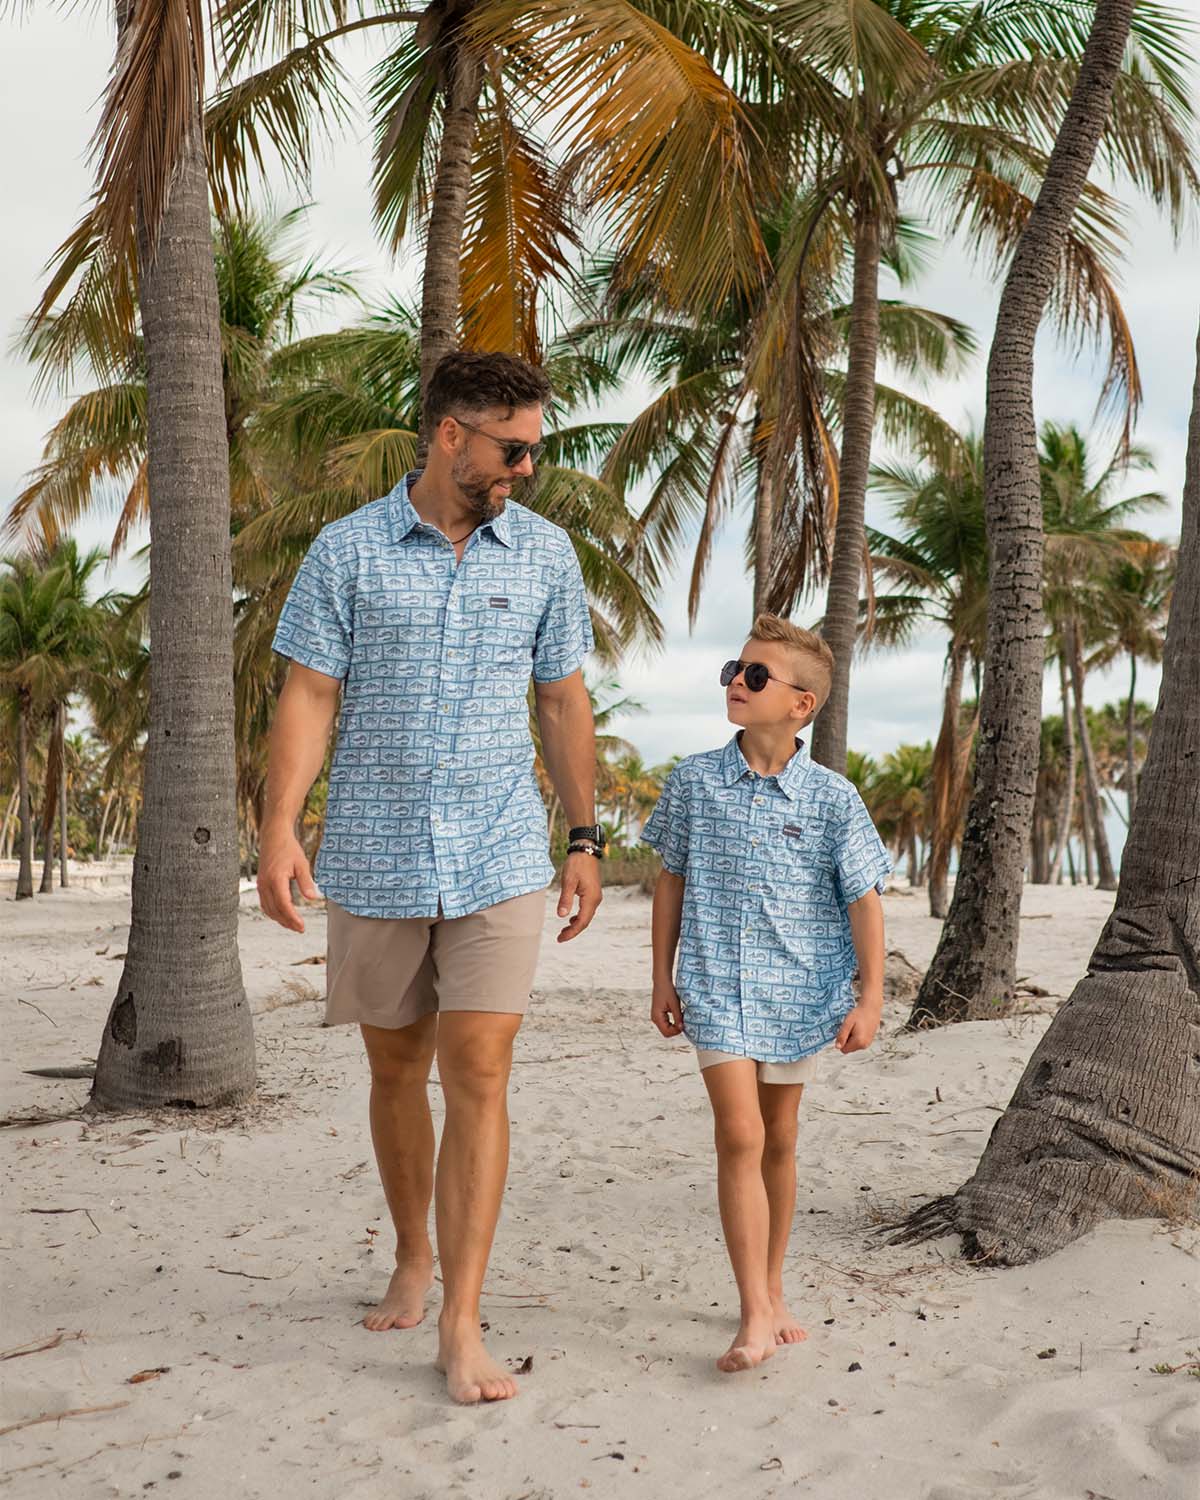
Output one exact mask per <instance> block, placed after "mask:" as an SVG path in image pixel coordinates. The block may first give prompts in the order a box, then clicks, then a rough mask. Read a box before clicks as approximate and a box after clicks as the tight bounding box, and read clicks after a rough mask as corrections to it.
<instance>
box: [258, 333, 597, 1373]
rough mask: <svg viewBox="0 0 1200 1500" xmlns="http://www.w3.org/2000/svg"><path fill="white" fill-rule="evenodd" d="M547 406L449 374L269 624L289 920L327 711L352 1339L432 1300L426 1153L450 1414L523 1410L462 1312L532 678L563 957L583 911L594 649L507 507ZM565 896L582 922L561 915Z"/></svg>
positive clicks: (538, 538) (468, 1289)
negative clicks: (355, 1081) (368, 1213)
mask: <svg viewBox="0 0 1200 1500" xmlns="http://www.w3.org/2000/svg"><path fill="white" fill-rule="evenodd" d="M549 399H550V387H549V384H548V382H547V380H546V378H545V376H544V375H543V374H542V372H541V371H539V370H537V369H535V368H534V367H533V366H531V365H528V364H526V363H525V362H524V361H522V360H519V359H515V358H512V357H511V356H509V355H504V354H458V353H455V354H449V355H447V356H446V357H445V358H444V359H443V360H442V361H441V362H440V364H439V365H438V366H437V368H436V369H435V371H434V374H433V377H432V379H431V381H430V385H429V389H428V392H427V393H426V397H425V430H426V433H427V436H428V439H429V452H428V458H427V462H426V467H425V468H424V470H421V471H418V472H416V473H413V474H410V475H408V476H407V478H405V479H404V480H403V481H402V482H401V483H400V484H398V485H397V486H396V488H395V489H394V490H393V491H392V492H391V494H390V495H387V496H385V497H384V498H383V499H382V500H376V501H374V502H372V503H371V504H369V505H365V506H363V507H362V508H361V509H360V510H358V511H356V512H355V513H354V514H353V515H351V516H347V517H346V518H345V519H344V520H341V521H337V522H334V523H333V524H332V525H330V526H327V527H326V528H325V529H324V530H323V531H322V532H321V534H320V535H319V536H318V537H317V540H316V541H315V542H314V543H313V546H312V548H311V549H310V551H309V553H308V556H307V557H306V558H305V560H304V563H303V565H302V566H301V568H300V571H299V573H298V574H297V575H296V581H295V583H294V584H293V586H292V590H291V593H290V595H289V597H288V600H287V603H286V604H285V606H284V609H283V612H282V614H281V616H280V621H279V628H278V631H277V633H276V636H275V650H276V651H278V652H279V653H280V654H281V655H283V656H286V657H288V658H290V661H291V666H290V668H289V671H288V677H287V682H286V685H285V686H284V689H283V692H282V693H281V695H280V699H279V705H278V710H277V713H276V716H275V723H274V726H273V729H272V734H271V747H270V766H269V772H268V777H267V805H266V814H265V819H264V825H263V837H262V856H261V859H260V864H259V877H258V888H259V893H260V896H261V900H262V907H263V910H264V912H266V914H267V915H268V916H269V917H272V918H274V920H275V921H277V922H279V923H281V924H282V925H283V926H285V927H289V928H292V929H293V930H294V931H297V932H303V930H304V923H303V921H302V920H301V918H300V917H299V915H298V914H297V912H296V909H295V907H294V906H293V904H292V899H291V894H290V884H289V883H290V881H292V880H295V881H296V883H297V885H298V887H299V889H300V891H301V893H302V894H303V895H304V896H305V897H307V898H309V899H312V898H314V897H316V896H317V895H318V892H317V889H316V887H315V886H314V884H313V878H312V875H311V874H310V872H309V868H308V865H307V862H306V860H305V857H304V854H303V851H302V849H301V847H300V844H299V842H298V841H297V838H296V833H295V827H296V819H297V818H298V816H299V814H300V811H301V809H302V807H303V805H304V799H305V796H306V795H307V792H308V789H309V787H310V786H311V785H312V783H313V781H314V779H315V778H316V776H317V774H318V773H319V771H320V769H321V765H322V763H323V760H324V756H325V749H326V743H327V740H328V735H329V730H330V727H331V725H332V723H333V718H334V714H335V712H336V711H337V707H338V701H339V696H340V698H341V718H340V724H339V732H338V742H337V753H336V756H335V759H334V764H333V769H332V772H331V774H330V780H329V799H328V807H327V811H326V816H325V836H324V840H323V843H322V846H321V852H320V856H319V858H318V861H317V876H318V878H319V879H320V881H321V885H322V887H323V889H324V893H325V896H326V898H327V903H328V912H329V954H328V964H327V970H326V972H327V986H328V989H327V1009H326V1018H327V1020H328V1021H329V1022H333V1023H337V1022H357V1023H358V1024H359V1026H360V1027H361V1028H362V1036H363V1041H364V1044H365V1047H366V1053H367V1059H368V1062H369V1065H370V1070H371V1104H370V1117H371V1134H372V1139H373V1141H374V1145H375V1155H376V1160H377V1162H378V1164H379V1172H380V1177H381V1178H382V1182H383V1189H384V1193H385V1195H386V1198H387V1203H388V1208H389V1210H390V1212H391V1216H392V1220H393V1223H394V1224H395V1229H396V1270H395V1273H394V1274H393V1276H392V1279H391V1284H390V1285H389V1287H388V1290H387V1292H386V1294H385V1296H384V1298H383V1301H382V1302H381V1303H380V1304H379V1306H378V1307H377V1308H376V1309H375V1310H374V1311H373V1313H372V1314H370V1315H369V1316H368V1317H367V1319H366V1320H365V1321H366V1325H367V1327H368V1328H372V1329H388V1328H410V1327H412V1326H414V1325H415V1324H417V1323H419V1322H420V1321H421V1319H422V1317H423V1316H424V1303H425V1298H426V1295H427V1293H428V1291H429V1289H430V1286H431V1285H432V1281H433V1250H432V1247H431V1245H430V1241H429V1234H428V1211H429V1203H430V1198H431V1196H434V1189H435V1181H434V1134H433V1123H432V1119H431V1116H430V1111H429V1101H428V1097H427V1092H426V1084H427V1080H428V1077H429V1071H430V1066H431V1064H432V1062H433V1059H434V1056H435V1055H436V1057H437V1061H438V1076H439V1080H440V1083H441V1087H442V1094H443V1098H444V1100H445V1110H446V1116H445V1126H444V1129H443V1133H442V1144H441V1150H440V1152H439V1154H438V1157H437V1170H436V1205H435V1216H436V1224H437V1242H438V1252H439V1259H440V1264H441V1275H442V1283H443V1301H442V1311H441V1315H440V1317H439V1319H438V1367H439V1369H441V1370H443V1371H444V1372H445V1375H446V1380H447V1384H448V1387H449V1391H450V1394H451V1396H452V1397H453V1398H454V1399H455V1400H457V1401H461V1402H476V1401H481V1400H482V1401H499V1400H505V1399H507V1398H508V1397H511V1396H514V1395H516V1384H515V1382H514V1381H513V1378H512V1376H511V1374H509V1373H508V1372H507V1371H505V1370H504V1369H502V1368H501V1367H500V1366H499V1365H498V1364H496V1363H495V1361H493V1360H492V1359H491V1358H490V1356H489V1355H488V1354H487V1352H486V1350H485V1349H484V1346H483V1341H482V1337H481V1333H480V1324H479V1297H480V1292H481V1290H482V1287H483V1278H484V1273H485V1271H486V1269H487V1261H488V1254H489V1251H490V1249H491V1244H492V1236H493V1234H494V1232H495V1227H496V1220H497V1218H498V1216H499V1211H500V1201H501V1197H502V1195H503V1191H504V1180H505V1174H506V1171H507V1165H508V1113H507V1085H508V1075H509V1069H510V1066H511V1061H512V1045H513V1039H514V1037H515V1036H516V1033H517V1028H518V1027H519V1025H520V1022H521V1014H522V1012H523V1011H524V1009H525V1006H526V1003H527V1001H528V998H529V990H530V986H531V984H532V980H533V973H534V968H535V965H536V961H537V952H538V944H539V939H540V936H541V931H542V923H543V917H544V912H545V897H544V894H543V893H544V891H545V887H546V885H547V883H548V882H549V880H550V878H551V876H552V874H553V869H552V866H551V864H550V862H549V859H548V855H547V834H546V816H545V809H544V807H543V805H542V800H541V797H540V795H539V792H538V787H537V782H536V779H535V777H534V774H533V747H532V744H531V742H530V738H529V718H528V708H527V691H528V686H529V679H530V675H531V673H532V676H533V680H534V693H535V697H536V703H537V713H538V720H539V724H540V727H541V736H542V754H543V758H544V761H545V765H546V769H547V771H548V772H549V774H550V778H551V780H552V781H553V783H554V787H555V790H556V791H557V793H558V796H559V798H560V800H561V802H562V804H563V809H564V811H565V813H566V815H567V820H568V825H569V826H570V825H576V826H574V827H572V830H571V843H570V849H571V851H572V852H571V853H569V854H568V856H567V862H566V868H565V872H564V876H563V881H562V890H561V893H560V896H559V901H558V915H559V917H560V918H568V917H569V918H570V920H569V921H568V923H567V925H566V926H565V927H564V928H563V929H562V930H561V931H560V933H559V935H558V937H559V941H560V942H562V941H564V940H566V939H569V938H574V937H577V936H578V935H579V934H580V933H581V932H582V931H583V930H584V928H585V927H586V926H587V925H588V923H589V922H590V921H591V919H592V917H593V915H594V914H595V911H596V908H597V907H598V906H599V904H600V877H599V864H598V858H599V856H600V855H601V853H602V847H603V846H602V835H601V833H600V829H599V828H598V826H596V825H595V813H594V806H595V804H594V773H595V731H594V726H593V721H592V712H591V704H590V702H589V699H588V694H587V690H586V688H585V687H584V683H583V677H582V673H581V670H580V669H581V666H582V663H583V660H584V657H585V656H586V654H587V652H588V651H589V650H590V649H591V645H592V634H591V628H590V623H589V617H588V609H587V601H586V598H585V595H584V589H583V580H582V577H581V575H580V570H579V564H578V561H577V560H576V557H575V553H574V549H573V548H572V546H571V543H570V540H569V539H568V537H567V535H566V533H565V532H563V531H562V530H561V529H560V528H559V527H557V526H554V525H552V524H551V523H550V522H549V521H546V520H544V519H543V518H542V517H540V516H538V515H536V514H535V513H534V512H533V511H530V510H528V509H526V508H525V507H524V506H521V505H518V504H510V503H509V497H510V495H511V494H512V491H513V486H514V484H515V483H516V481H517V480H518V479H521V478H526V477H528V476H530V475H532V473H533V465H534V463H535V462H536V460H537V458H538V457H539V455H540V453H541V449H542V444H541V428H542V418H543V413H544V408H545V406H546V404H547V403H548V401H549ZM576 900H577V901H578V910H577V911H576V912H575V914H574V915H573V916H572V915H571V910H572V906H573V904H574V903H575V901H576Z"/></svg>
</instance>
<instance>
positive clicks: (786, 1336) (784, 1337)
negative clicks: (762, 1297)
mask: <svg viewBox="0 0 1200 1500" xmlns="http://www.w3.org/2000/svg"><path fill="white" fill-rule="evenodd" d="M771 1311H772V1313H773V1315H774V1318H775V1342H776V1343H777V1344H800V1343H803V1342H804V1340H805V1339H806V1338H807V1337H808V1333H807V1331H806V1330H805V1329H803V1328H801V1326H800V1324H799V1323H797V1321H796V1319H795V1318H793V1317H792V1315H791V1313H790V1312H789V1311H788V1305H787V1303H786V1302H785V1301H784V1300H783V1298H782V1297H772V1298H771Z"/></svg>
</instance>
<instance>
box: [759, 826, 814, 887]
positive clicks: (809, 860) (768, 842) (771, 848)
mask: <svg viewBox="0 0 1200 1500" xmlns="http://www.w3.org/2000/svg"><path fill="white" fill-rule="evenodd" d="M762 847H763V850H764V853H765V854H766V857H767V859H768V860H769V862H770V864H771V865H772V867H773V869H774V870H776V871H777V872H778V873H779V874H780V875H782V876H785V877H786V878H788V879H789V880H794V881H799V882H801V883H805V884H807V883H810V882H816V881H819V880H822V879H823V878H825V877H826V876H827V875H828V872H829V868H830V850H829V841H828V839H827V838H826V837H825V829H824V827H823V826H822V825H821V824H820V823H814V822H812V821H810V820H808V819H806V818H804V817H803V816H796V815H794V814H788V813H776V814H774V815H772V817H771V818H770V819H768V820H767V826H766V827H765V828H764V830H763V839H762Z"/></svg>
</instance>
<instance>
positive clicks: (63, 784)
mask: <svg viewBox="0 0 1200 1500" xmlns="http://www.w3.org/2000/svg"><path fill="white" fill-rule="evenodd" d="M58 884H59V887H60V888H61V889H62V890H64V891H65V890H66V889H67V705H66V704H65V703H60V704H59V706H58Z"/></svg>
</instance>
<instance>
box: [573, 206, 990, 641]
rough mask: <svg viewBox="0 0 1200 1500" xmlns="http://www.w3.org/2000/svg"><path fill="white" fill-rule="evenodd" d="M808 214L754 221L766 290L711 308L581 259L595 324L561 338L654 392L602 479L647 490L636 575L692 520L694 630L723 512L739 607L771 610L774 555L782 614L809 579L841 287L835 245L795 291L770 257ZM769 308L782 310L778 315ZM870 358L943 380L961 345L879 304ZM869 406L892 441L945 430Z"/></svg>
mask: <svg viewBox="0 0 1200 1500" xmlns="http://www.w3.org/2000/svg"><path fill="white" fill-rule="evenodd" d="M806 212H807V206H806V203H805V200H803V199H802V198H800V197H794V198H792V199H790V200H788V201H786V202H784V203H783V204H781V205H779V206H777V207H776V208H775V209H773V210H772V212H771V213H770V214H765V215H764V217H763V221H762V234H763V240H764V244H765V245H766V248H767V254H768V260H769V263H770V268H771V277H772V281H771V282H770V283H769V284H767V285H766V286H764V287H763V288H762V289H761V290H760V291H759V292H758V293H757V294H756V295H755V296H753V297H749V296H746V295H745V294H743V293H741V292H734V293H731V294H730V295H729V296H728V297H727V298H726V299H725V300H724V301H723V302H722V303H721V304H720V306H718V307H715V308H713V307H700V308H694V309H687V308H684V309H672V308H670V307H664V306H663V305H662V297H661V291H660V278H659V277H657V276H653V275H650V276H643V277H640V278H635V277H634V276H632V275H631V273H630V272H629V270H628V269H627V268H626V267H625V266H624V265H623V264H622V263H621V262H620V261H619V260H616V259H614V258H612V257H604V258H602V259H600V260H598V261H597V262H595V263H594V265H593V267H592V268H591V270H590V273H589V277H588V281H589V289H590V293H591V296H592V298H593V299H594V301H595V303H596V307H597V311H596V313H595V314H594V315H593V316H592V317H591V318H589V319H587V320H586V321H585V322H583V323H581V324H578V325H576V327H575V328H573V329H572V331H571V334H570V338H571V340H572V342H573V343H575V344H576V346H577V347H580V348H583V349H587V350H591V351H594V352H596V353H598V354H599V355H600V356H601V357H602V358H603V359H604V361H605V362H606V364H609V365H613V366H615V367H616V368H617V369H619V370H620V371H621V372H622V373H623V374H624V375H625V376H626V378H629V377H638V376H640V377H642V378H648V379H649V381H650V382H651V384H652V386H653V387H654V391H655V394H654V397H653V399H652V400H651V402H650V404H649V405H648V406H647V407H645V408H644V409H643V410H642V411H641V412H640V413H639V414H638V415H637V416H636V417H634V419H633V420H632V421H631V422H630V423H629V426H628V427H627V428H626V430H625V431H624V433H623V434H622V435H621V437H620V438H619V440H618V441H617V442H616V443H615V445H614V446H613V448H612V451H611V452H610V453H609V455H608V457H607V459H606V462H605V466H604V469H603V471H602V477H603V478H604V479H605V480H607V481H608V482H609V483H611V484H612V485H613V486H614V487H615V488H616V489H617V490H618V492H619V493H621V494H626V493H628V492H629V490H630V488H631V487H632V486H634V485H635V484H638V483H640V482H644V481H649V483H650V493H649V498H648V500H647V501H646V503H645V505H644V508H643V510H642V512H641V516H640V528H641V541H640V548H641V552H642V554H643V556H644V566H645V567H646V568H647V570H648V573H649V576H652V577H653V578H654V579H656V580H657V579H660V578H662V577H664V576H665V575H666V573H667V572H668V571H669V570H670V569H671V567H672V566H673V564H674V563H675V561H676V558H677V553H678V550H679V545H680V542H681V540H682V538H683V536H684V535H686V534H687V531H688V529H689V523H695V522H698V523H699V533H698V538H697V541H696V545H695V551H694V553H693V557H692V564H691V577H690V582H689V589H688V617H689V621H690V622H691V623H694V622H695V618H696V614H697V611H698V608H699V604H700V596H701V590H702V587H703V583H704V579H705V574H706V569H707V567H708V564H709V562H710V560H711V556H712V547H713V544H714V541H715V539H716V536H717V534H718V532H719V529H720V526H721V524H722V522H723V520H724V519H725V517H726V516H727V515H728V513H729V512H730V511H731V510H732V509H734V508H739V507H740V508H744V509H745V510H746V512H747V513H748V515H749V526H748V533H747V541H746V553H747V558H748V560H749V562H750V564H751V567H752V571H753V578H754V611H755V613H757V612H758V611H759V610H761V609H764V608H767V607H768V605H769V604H770V602H771V593H770V591H771V588H772V569H773V568H774V567H775V566H776V560H777V559H778V558H779V557H780V556H787V557H788V558H790V559H791V560H792V564H793V566H794V569H795V575H794V577H793V579H792V582H791V583H790V584H789V585H788V588H789V589H790V593H789V595H788V599H787V601H786V603H785V604H784V605H783V606H782V607H784V608H785V609H786V608H790V606H791V603H792V599H793V598H794V595H795V594H796V592H797V591H798V590H799V589H800V588H801V587H803V586H804V585H805V584H811V583H812V582H814V581H815V580H816V579H819V578H820V577H821V576H822V573H821V570H822V568H823V566H824V564H825V561H826V555H827V549H826V535H827V531H828V523H829V519H830V509H829V502H831V501H832V500H834V499H836V484H835V483H833V476H832V474H831V472H830V465H829V463H828V454H829V453H830V451H831V445H832V442H833V440H834V439H835V438H836V436H837V434H838V433H839V432H840V431H841V425H842V413H843V397H844V392H845V376H844V372H843V370H842V368H841V366H842V365H843V364H844V360H845V352H846V342H847V337H848V331H849V308H848V306H847V304H846V303H845V302H844V301H843V300H842V298H843V296H844V294H845V293H846V292H848V290H849V288H848V287H847V286H845V285H844V284H843V282H844V277H843V278H841V279H839V270H841V269H844V267H845V264H846V256H845V245H844V244H843V245H841V246H837V245H829V246H826V247H825V250H824V252H823V255H824V261H825V266H824V270H823V273H822V276H821V277H820V278H818V277H816V276H815V275H814V276H813V277H812V279H811V284H810V285H805V286H801V285H798V284H795V283H793V285H792V286H791V288H790V298H789V297H788V296H787V295H786V289H784V288H783V287H781V286H780V285H779V284H778V283H779V280H780V278H785V277H787V276H789V275H790V274H791V268H790V265H789V264H788V263H787V262H785V261H782V260H781V259H780V254H781V249H782V246H783V244H784V243H785V242H786V241H787V240H788V239H789V238H794V233H795V223H796V222H797V220H799V219H801V218H803V216H804V215H805V213H806ZM899 243H900V250H901V251H902V252H903V253H901V254H898V255H897V256H896V257H895V258H894V268H895V270H896V271H897V273H898V275H899V276H900V277H901V279H902V281H903V280H904V279H906V277H907V274H908V272H909V271H910V270H911V268H912V262H913V260H914V255H913V253H912V250H913V247H912V245H911V244H910V241H909V238H907V237H905V238H902V239H901V240H900V242H899ZM781 303H786V308H784V309H783V310H782V311H781ZM880 341H881V348H882V350H883V352H884V353H885V355H886V356H887V358H888V359H889V361H890V363H891V364H892V365H893V366H894V367H895V368H896V369H897V371H898V372H900V373H901V374H903V375H905V376H909V377H912V376H920V377H926V376H930V375H942V374H948V373H950V372H952V371H954V370H955V369H958V368H961V366H962V364H963V362H964V361H965V359H966V358H967V357H968V356H969V355H970V354H971V353H972V351H973V350H974V338H973V336H972V334H971V332H970V330H969V329H968V328H967V327H966V326H965V325H964V324H963V323H961V322H959V321H958V320H957V319H955V318H952V317H949V316H947V315H946V314H943V313H939V312H935V311H933V310H931V309H928V308H923V307H918V306H913V305H912V304H909V303H906V302H902V301H898V300H890V301H888V302H886V303H885V304H884V305H883V306H882V307H881V309H880ZM875 400H876V410H877V412H878V419H879V425H880V427H881V429H882V431H883V432H884V435H885V436H886V437H887V438H888V439H889V440H890V441H892V442H894V443H898V444H904V445H910V444H914V443H915V444H917V445H919V446H920V447H921V448H922V449H924V450H928V451H933V452H939V453H944V454H948V453H949V452H950V451H951V450H952V449H953V447H954V444H955V443H956V441H957V438H956V435H955V433H954V432H953V431H952V429H950V428H949V427H948V426H947V424H946V423H945V422H944V421H943V420H942V418H941V417H939V416H938V415H937V413H936V412H934V411H933V410H931V408H930V407H929V406H927V405H925V404H924V403H922V402H921V401H919V400H917V399H916V398H915V397H914V396H912V395H911V394H909V393H908V392H905V391H902V390H898V389H896V388H894V387H892V386H888V385H883V384H879V385H878V386H877V389H876V397H875Z"/></svg>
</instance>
